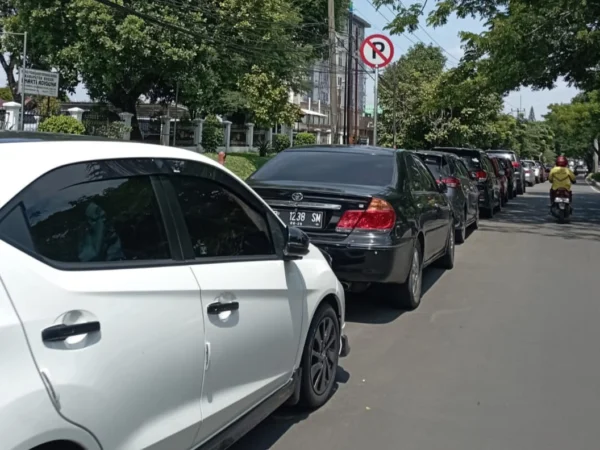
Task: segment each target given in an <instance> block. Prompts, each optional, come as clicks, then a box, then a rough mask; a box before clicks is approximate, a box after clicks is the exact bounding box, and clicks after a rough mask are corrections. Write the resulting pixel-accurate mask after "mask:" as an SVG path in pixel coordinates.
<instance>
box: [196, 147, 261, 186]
mask: <svg viewBox="0 0 600 450" xmlns="http://www.w3.org/2000/svg"><path fill="white" fill-rule="evenodd" d="M205 156H208V157H209V158H211V159H213V160H215V161H216V160H217V159H218V155H216V154H214V153H209V154H206V155H205ZM270 158H271V157H270V156H258V155H256V154H255V153H230V154H229V155H227V158H225V167H227V168H228V169H229V170H231V171H232V172H233V173H235V174H236V175H237V176H238V177H240V178H241V179H242V180H245V179H246V178H248V177H249V176H250V175H252V174H253V173H254V172H255V171H256V170H258V169H259V168H260V167H261V166H262V165H263V164H265V163H266V162H267V161H268V160H269V159H270Z"/></svg>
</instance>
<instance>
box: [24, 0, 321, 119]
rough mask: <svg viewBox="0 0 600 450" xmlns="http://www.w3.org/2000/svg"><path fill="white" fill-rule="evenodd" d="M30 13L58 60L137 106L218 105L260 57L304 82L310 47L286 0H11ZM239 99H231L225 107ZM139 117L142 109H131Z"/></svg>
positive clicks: (268, 67) (267, 66)
mask: <svg viewBox="0 0 600 450" xmlns="http://www.w3.org/2000/svg"><path fill="white" fill-rule="evenodd" d="M14 1H18V2H19V3H20V5H21V15H22V19H21V20H23V21H26V25H27V27H28V28H29V29H35V30H36V34H38V35H39V36H40V39H42V38H44V39H45V40H46V41H47V42H48V43H47V45H46V48H47V51H48V53H50V54H52V55H53V57H52V61H53V62H55V64H58V65H61V66H62V67H69V68H70V69H72V70H73V71H75V72H76V73H78V74H79V75H80V77H81V79H82V81H83V82H84V84H85V85H86V87H87V89H88V91H89V94H90V97H92V98H93V99H95V100H99V101H107V102H109V103H111V104H113V105H114V106H116V107H117V108H120V109H122V110H125V111H130V112H133V113H135V109H136V108H135V107H136V103H137V102H138V101H139V99H140V98H141V97H142V96H145V97H147V98H149V99H150V100H151V101H153V102H165V103H166V102H170V101H173V99H174V97H175V91H176V87H177V86H179V88H180V96H179V99H180V103H182V104H184V105H186V106H188V107H189V108H190V109H191V110H192V111H193V114H196V113H218V112H220V111H218V110H217V109H218V108H219V107H221V106H222V105H223V103H224V102H223V98H225V97H227V96H229V99H230V100H236V101H237V105H234V107H239V106H243V105H244V104H246V103H247V99H245V98H243V96H235V95H231V93H232V92H236V91H238V90H239V85H238V83H239V81H240V80H241V79H242V77H244V76H245V75H246V74H247V73H248V72H249V71H250V69H251V68H252V67H253V66H256V67H258V68H259V69H260V70H261V71H262V72H264V73H269V74H272V75H273V77H274V78H275V79H277V80H283V81H285V82H286V83H287V85H288V86H296V85H299V83H300V81H301V77H302V75H303V73H304V68H305V67H306V60H307V58H308V57H310V56H311V55H312V54H313V51H314V49H312V48H309V47H307V46H306V45H305V43H304V42H302V39H306V38H300V36H301V35H302V33H298V32H297V29H298V27H299V26H300V25H301V24H302V20H303V17H302V15H301V14H300V12H299V11H298V8H297V7H293V5H291V3H290V2H289V1H288V0H219V1H217V0H212V1H207V2H202V3H198V4H196V3H181V2H179V3H176V2H167V1H163V0H150V1H147V0H127V1H126V2H124V3H123V5H124V6H125V8H127V9H122V8H121V9H118V8H117V9H115V8H111V7H108V6H105V5H103V4H100V3H99V2H97V1H95V0H14ZM231 106H232V105H229V107H228V109H232V108H231ZM134 122H135V119H134Z"/></svg>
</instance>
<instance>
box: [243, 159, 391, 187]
mask: <svg viewBox="0 0 600 450" xmlns="http://www.w3.org/2000/svg"><path fill="white" fill-rule="evenodd" d="M394 162H395V157H394V153H393V152H389V153H383V154H379V153H378V154H371V153H367V152H365V153H354V152H344V151H341V150H338V151H314V150H304V151H299V150H293V151H285V152H282V153H280V154H279V155H277V156H276V157H275V158H273V159H271V160H270V161H269V162H268V163H267V164H265V165H264V166H262V167H261V168H260V169H258V170H257V171H256V172H255V173H254V174H253V175H252V176H251V177H250V178H249V179H250V180H252V181H297V182H303V183H304V182H308V183H310V182H318V183H327V184H355V185H364V186H387V185H389V184H390V183H392V181H393V178H394Z"/></svg>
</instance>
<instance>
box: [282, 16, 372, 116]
mask: <svg viewBox="0 0 600 450" xmlns="http://www.w3.org/2000/svg"><path fill="white" fill-rule="evenodd" d="M370 27H371V25H370V24H369V23H368V22H366V21H365V20H363V19H362V18H360V17H359V16H357V15H356V14H354V15H353V23H352V33H351V34H352V36H348V22H347V21H346V22H345V23H344V25H343V27H342V29H341V30H340V31H339V32H338V47H337V65H336V77H337V83H336V84H337V87H338V97H339V105H340V114H343V113H344V111H345V110H346V95H345V92H346V71H347V68H348V63H349V62H350V63H351V67H350V69H351V72H352V89H351V93H350V97H351V98H350V102H349V105H348V106H349V107H348V109H347V110H348V111H351V112H352V114H355V105H356V106H357V110H358V115H359V116H361V115H362V114H363V111H364V109H365V104H366V98H367V89H366V88H367V77H368V76H369V75H368V71H369V70H370V69H369V68H368V67H367V66H365V65H364V64H363V63H362V61H361V58H360V52H359V50H360V44H361V43H362V41H363V40H364V38H365V30H366V29H367V28H370ZM350 39H352V53H353V55H354V56H353V57H352V58H350V57H349V43H350ZM330 75H331V72H330V67H329V60H322V61H318V62H317V63H315V64H314V66H313V67H312V69H311V70H310V71H309V73H308V80H309V85H310V90H309V91H308V92H306V93H304V94H300V95H293V96H292V98H293V99H294V101H295V102H297V103H301V104H302V106H303V107H305V108H306V109H308V110H312V111H318V112H320V113H325V114H327V112H328V111H329V104H330V101H331V99H330V97H331V96H330V85H329V77H330ZM355 94H357V95H356V100H357V101H355ZM325 121H326V122H327V123H326V124H328V121H329V120H328V119H326V120H325ZM320 122H321V124H323V123H322V121H320Z"/></svg>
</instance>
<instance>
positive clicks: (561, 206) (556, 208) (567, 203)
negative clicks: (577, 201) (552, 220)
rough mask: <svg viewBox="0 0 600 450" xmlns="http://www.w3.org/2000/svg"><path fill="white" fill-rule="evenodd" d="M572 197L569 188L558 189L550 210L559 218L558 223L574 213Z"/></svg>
mask: <svg viewBox="0 0 600 450" xmlns="http://www.w3.org/2000/svg"><path fill="white" fill-rule="evenodd" d="M570 197H571V196H570V195H569V191H568V190H567V189H558V190H557V191H556V195H555V196H554V201H553V202H552V207H551V209H550V212H551V213H552V215H553V216H554V217H556V218H557V219H558V223H564V222H566V221H567V220H569V217H571V214H572V213H573V208H572V207H571V198H570Z"/></svg>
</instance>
